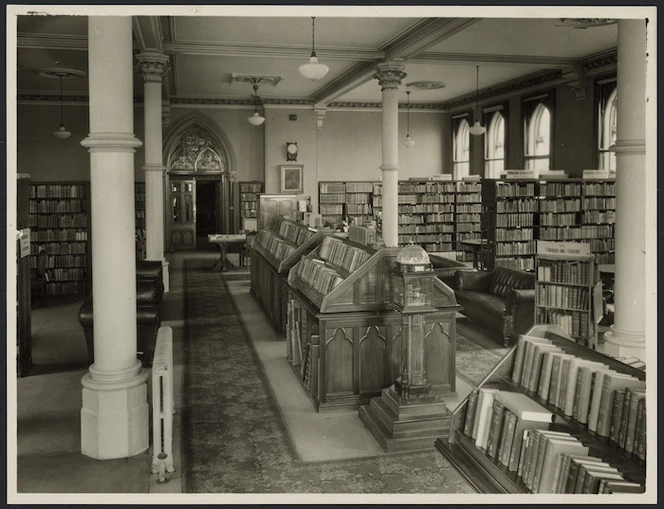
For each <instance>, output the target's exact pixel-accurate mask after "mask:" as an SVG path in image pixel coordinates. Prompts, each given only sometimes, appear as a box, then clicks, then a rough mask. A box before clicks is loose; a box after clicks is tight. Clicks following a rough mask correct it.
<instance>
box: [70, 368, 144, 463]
mask: <svg viewBox="0 0 664 509" xmlns="http://www.w3.org/2000/svg"><path fill="white" fill-rule="evenodd" d="M140 366H141V364H140V362H139V361H137V365H136V369H135V370H132V371H134V372H135V374H134V375H133V376H132V377H131V378H129V379H122V380H118V379H115V380H109V378H115V377H112V376H111V377H104V378H107V380H99V379H96V378H95V376H94V364H93V365H92V366H91V372H90V373H86V374H85V375H84V376H83V378H82V380H81V383H82V385H83V408H81V453H82V454H83V455H85V456H89V457H90V458H94V459H99V460H105V459H115V458H128V457H130V456H135V455H137V454H140V453H142V452H144V451H146V450H147V449H148V447H149V445H150V443H149V441H150V438H149V433H150V428H149V407H148V402H147V390H148V386H147V379H148V373H147V372H146V371H144V370H143V369H142V368H141V367H140ZM118 378H119V377H118Z"/></svg>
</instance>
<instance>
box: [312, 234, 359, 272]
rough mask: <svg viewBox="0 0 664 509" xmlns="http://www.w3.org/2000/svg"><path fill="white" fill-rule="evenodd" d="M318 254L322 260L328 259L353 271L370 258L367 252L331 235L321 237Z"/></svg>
mask: <svg viewBox="0 0 664 509" xmlns="http://www.w3.org/2000/svg"><path fill="white" fill-rule="evenodd" d="M318 255H319V256H320V257H321V258H322V259H323V260H326V261H329V262H330V263H332V264H334V265H336V266H337V267H341V268H342V269H344V270H346V271H348V272H353V271H354V270H356V269H357V268H358V267H360V266H361V265H363V264H364V263H365V262H366V261H367V260H369V258H371V254H369V252H367V251H364V250H362V249H359V248H357V247H354V246H351V245H348V244H346V243H344V242H343V241H342V240H340V239H335V238H333V237H326V238H324V239H323V242H322V243H321V246H320V249H319V251H318Z"/></svg>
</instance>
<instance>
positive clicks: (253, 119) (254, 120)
mask: <svg viewBox="0 0 664 509" xmlns="http://www.w3.org/2000/svg"><path fill="white" fill-rule="evenodd" d="M247 120H248V121H249V123H250V124H251V125H254V126H259V125H261V124H262V123H263V122H265V117H261V116H260V115H259V114H258V112H257V111H254V114H253V115H252V116H250V117H247Z"/></svg>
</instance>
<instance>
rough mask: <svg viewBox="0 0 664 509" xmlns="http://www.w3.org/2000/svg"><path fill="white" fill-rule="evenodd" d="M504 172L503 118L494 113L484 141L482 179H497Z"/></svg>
mask: <svg viewBox="0 0 664 509" xmlns="http://www.w3.org/2000/svg"><path fill="white" fill-rule="evenodd" d="M504 170H505V117H504V116H503V114H502V113H501V112H500V111H496V112H495V113H494V114H493V115H492V116H491V120H490V121H489V127H488V129H487V131H486V136H485V141H484V178H491V179H493V178H499V177H500V173H501V172H503V171H504Z"/></svg>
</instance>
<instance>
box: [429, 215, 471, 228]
mask: <svg viewBox="0 0 664 509" xmlns="http://www.w3.org/2000/svg"><path fill="white" fill-rule="evenodd" d="M420 217H422V216H420ZM457 221H461V219H459V216H457ZM424 222H425V223H452V222H454V215H453V214H449V213H444V214H443V213H434V214H425V215H424ZM449 226H450V227H451V228H453V227H454V226H453V225H449ZM443 228H444V226H443Z"/></svg>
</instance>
